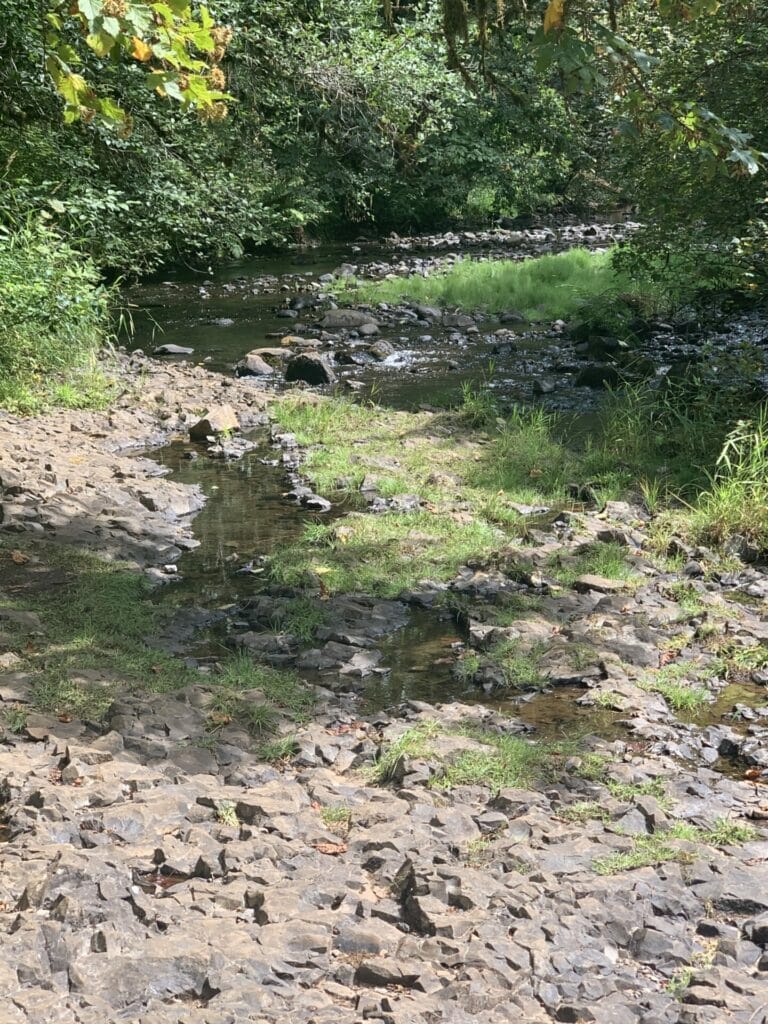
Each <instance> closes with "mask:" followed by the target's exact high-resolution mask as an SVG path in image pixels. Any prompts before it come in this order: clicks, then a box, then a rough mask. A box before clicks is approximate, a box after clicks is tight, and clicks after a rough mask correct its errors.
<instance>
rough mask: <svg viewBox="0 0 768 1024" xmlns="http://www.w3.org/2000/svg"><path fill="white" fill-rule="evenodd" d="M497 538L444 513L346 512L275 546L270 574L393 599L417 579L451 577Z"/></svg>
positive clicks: (296, 582)
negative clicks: (337, 519) (337, 520)
mask: <svg viewBox="0 0 768 1024" xmlns="http://www.w3.org/2000/svg"><path fill="white" fill-rule="evenodd" d="M502 539H503V538H500V537H499V534H498V532H497V531H496V529H495V528H494V527H492V526H490V525H489V524H487V523H483V522H476V521H474V520H472V519H470V520H469V521H463V519H461V518H457V517H455V516H452V515H451V514H448V513H446V514H435V513H429V512H411V513H397V512H390V513H386V514H383V515H365V514H352V515H349V516H346V517H345V519H344V521H343V523H341V524H338V525H332V526H326V527H323V528H322V529H317V528H315V529H313V530H312V531H311V532H308V533H306V534H305V535H304V537H303V538H302V539H300V540H299V541H297V542H296V543H295V544H291V545H287V546H286V547H283V548H281V549H279V550H277V551H276V552H275V553H274V554H273V555H272V557H271V559H270V563H269V564H270V573H271V576H272V579H274V580H275V581H277V582H279V583H284V584H288V585H289V586H301V585H307V583H310V584H311V583H312V582H313V580H317V579H318V578H319V579H321V580H322V581H323V584H324V586H325V588H326V589H327V590H328V591H331V592H334V593H338V592H347V593H348V592H351V591H364V592H365V593H369V594H376V595H378V596H381V597H396V596H397V595H398V594H400V593H401V592H402V591H403V590H408V589H410V588H412V587H415V586H417V585H418V584H419V582H420V581H421V580H425V579H430V580H450V579H452V578H453V577H454V576H455V575H456V571H457V569H458V568H459V566H461V565H463V564H464V563H466V562H467V561H468V560H470V559H473V558H478V557H482V556H484V555H485V556H487V555H489V554H490V553H491V552H493V551H494V550H496V549H497V548H498V547H499V544H500V541H501V540H502Z"/></svg>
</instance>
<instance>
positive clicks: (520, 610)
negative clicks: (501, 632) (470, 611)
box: [490, 594, 543, 626]
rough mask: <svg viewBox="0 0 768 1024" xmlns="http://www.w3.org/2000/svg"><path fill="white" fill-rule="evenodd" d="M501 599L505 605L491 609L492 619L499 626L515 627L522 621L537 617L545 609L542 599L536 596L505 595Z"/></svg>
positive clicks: (498, 605)
mask: <svg viewBox="0 0 768 1024" xmlns="http://www.w3.org/2000/svg"><path fill="white" fill-rule="evenodd" d="M499 599H500V600H501V601H503V603H502V604H497V605H494V606H493V607H492V608H491V609H490V614H491V619H492V621H493V623H494V624H495V625H497V626H514V625H515V623H516V622H519V621H520V620H521V619H527V618H530V617H532V616H534V615H537V614H538V613H539V612H540V611H541V609H542V607H543V602H542V600H541V598H540V597H536V596H535V595H534V594H504V595H500V598H499Z"/></svg>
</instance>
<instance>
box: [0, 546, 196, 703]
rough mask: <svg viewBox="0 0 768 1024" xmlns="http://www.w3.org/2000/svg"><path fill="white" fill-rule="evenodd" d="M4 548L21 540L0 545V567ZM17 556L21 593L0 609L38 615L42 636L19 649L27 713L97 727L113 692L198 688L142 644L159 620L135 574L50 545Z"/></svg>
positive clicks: (178, 665)
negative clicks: (25, 578) (30, 709)
mask: <svg viewBox="0 0 768 1024" xmlns="http://www.w3.org/2000/svg"><path fill="white" fill-rule="evenodd" d="M11 546H12V547H14V548H17V547H20V546H22V542H21V541H19V540H18V539H14V541H13V543H12V545H11V544H9V542H7V541H5V540H2V541H0V561H2V560H3V559H5V558H7V557H8V550H9V548H10V547H11ZM25 550H27V551H28V552H29V554H30V556H31V562H30V563H29V569H27V567H26V566H25V567H23V569H22V570H21V571H22V572H24V573H26V572H28V573H29V579H30V587H29V590H28V592H24V591H23V590H22V591H21V592H20V596H19V597H17V599H16V600H15V602H10V601H8V600H5V601H3V600H0V608H2V607H3V606H5V607H8V606H10V605H11V604H15V605H16V606H17V608H22V609H24V610H27V611H32V612H37V613H38V614H39V615H40V617H41V620H42V623H43V630H44V632H43V635H42V636H39V637H33V638H32V640H31V644H30V645H29V647H27V646H26V644H25V646H24V649H23V651H22V653H23V655H24V658H25V665H24V667H25V668H26V669H27V670H29V671H31V673H32V693H31V697H32V703H33V706H34V707H35V708H37V709H38V710H40V711H45V712H50V713H52V714H56V715H59V714H67V715H73V716H75V717H78V718H84V719H87V720H93V721H100V720H101V719H102V718H103V716H104V714H105V712H106V710H107V709H108V707H109V706H110V704H111V703H112V701H113V700H114V698H115V695H116V694H117V693H118V692H119V691H120V690H123V691H125V690H130V689H132V688H133V689H136V690H146V691H154V692H163V691H169V690H175V689H178V688H179V687H182V686H185V685H189V684H191V683H193V682H199V680H200V677H199V674H198V673H196V672H194V671H193V670H191V669H189V668H187V667H186V666H185V665H184V663H183V661H181V660H180V659H178V658H174V657H172V656H171V655H169V654H165V653H164V652H162V651H159V650H155V649H153V648H151V647H149V646H148V644H147V639H148V638H149V637H151V636H153V635H155V634H157V633H158V632H160V631H161V630H162V627H163V623H164V622H165V621H166V616H165V613H164V612H162V611H161V610H160V609H159V608H158V607H157V606H155V605H153V604H152V603H151V601H150V600H149V593H150V589H149V584H148V582H147V580H146V578H145V577H144V575H143V574H142V573H141V572H139V571H138V570H135V569H133V568H131V567H128V566H125V565H121V564H120V563H107V562H102V561H100V560H99V559H98V558H96V557H95V556H94V555H90V554H87V553H83V552H79V551H76V550H74V549H70V548H65V547H61V546H58V545H46V544H34V545H27V546H26V548H25ZM37 559H40V560H41V561H42V563H43V564H44V565H45V570H44V571H42V572H41V571H39V570H38V568H37ZM33 567H34V572H33ZM91 676H95V678H91Z"/></svg>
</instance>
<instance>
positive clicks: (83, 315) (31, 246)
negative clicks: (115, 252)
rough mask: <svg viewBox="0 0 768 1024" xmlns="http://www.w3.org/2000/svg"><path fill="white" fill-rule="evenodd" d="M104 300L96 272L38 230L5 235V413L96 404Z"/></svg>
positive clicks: (100, 392)
mask: <svg viewBox="0 0 768 1024" xmlns="http://www.w3.org/2000/svg"><path fill="white" fill-rule="evenodd" d="M107 300H108V295H107V291H106V289H105V288H103V287H102V285H101V284H100V282H99V275H98V273H97V271H96V268H95V267H94V266H93V264H92V263H91V262H90V261H89V260H84V259H83V258H82V257H81V256H79V255H78V254H76V253H75V252H74V250H73V249H71V248H70V246H69V245H67V244H66V243H64V242H63V241H61V240H60V239H59V238H57V236H56V235H55V234H54V233H53V232H52V231H50V230H48V229H47V228H46V227H45V226H44V225H42V224H41V223H29V224H28V225H27V226H26V227H22V228H20V229H18V230H17V231H15V232H12V233H8V232H5V233H0V405H3V406H5V407H7V408H10V409H12V410H15V411H21V412H34V411H37V410H39V409H40V408H42V407H43V406H45V405H46V404H49V403H55V402H56V401H57V400H58V401H59V402H60V403H61V404H66V405H79V406H82V405H84V404H86V405H92V404H99V402H100V401H101V399H102V398H103V397H104V395H105V387H104V385H105V383H106V382H105V381H104V379H103V377H102V376H101V374H100V373H99V372H98V371H97V370H96V367H95V356H96V353H97V351H98V349H99V348H100V346H101V345H102V343H103V342H104V339H105V337H106V333H107V317H108V301H107Z"/></svg>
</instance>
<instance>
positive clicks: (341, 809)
mask: <svg viewBox="0 0 768 1024" xmlns="http://www.w3.org/2000/svg"><path fill="white" fill-rule="evenodd" d="M320 818H321V819H322V822H323V824H324V825H325V827H326V828H327V829H329V830H330V831H332V832H342V833H346V832H348V831H349V829H350V826H351V824H352V811H351V810H350V808H349V807H347V805H346V804H331V805H329V806H327V807H321V808H320Z"/></svg>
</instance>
